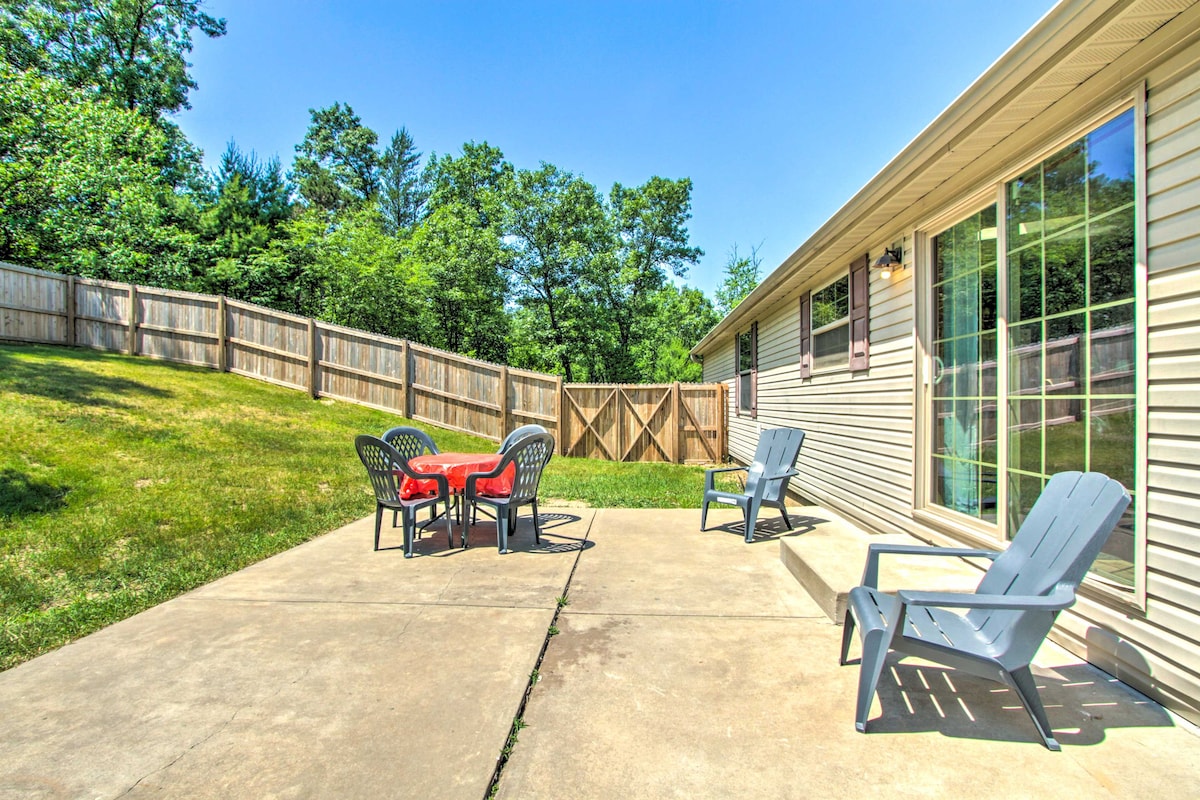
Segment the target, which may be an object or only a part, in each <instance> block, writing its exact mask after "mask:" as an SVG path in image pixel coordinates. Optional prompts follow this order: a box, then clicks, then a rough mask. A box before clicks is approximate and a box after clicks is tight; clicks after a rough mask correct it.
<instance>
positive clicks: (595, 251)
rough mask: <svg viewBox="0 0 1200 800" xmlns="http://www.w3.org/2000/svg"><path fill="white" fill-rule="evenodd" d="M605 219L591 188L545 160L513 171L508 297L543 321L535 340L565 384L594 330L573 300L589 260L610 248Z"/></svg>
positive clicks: (572, 376) (582, 288) (576, 299)
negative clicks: (532, 167)
mask: <svg viewBox="0 0 1200 800" xmlns="http://www.w3.org/2000/svg"><path fill="white" fill-rule="evenodd" d="M605 222H606V221H605V216H604V206H603V204H602V202H601V200H600V197H599V194H598V193H597V192H596V188H595V187H594V186H592V184H590V183H588V182H587V181H585V180H583V179H582V178H579V177H576V176H574V175H572V174H571V173H569V172H565V171H562V170H560V169H558V168H557V167H555V166H553V165H552V164H545V163H543V164H542V165H541V167H540V168H539V169H536V170H519V171H518V172H517V174H516V179H515V181H514V188H513V195H512V203H511V205H510V207H509V218H508V222H507V225H506V226H505V232H506V234H507V243H508V246H509V247H510V248H511V249H512V252H513V259H512V262H511V263H510V264H509V270H510V272H511V278H512V280H511V282H512V287H513V292H514V295H515V297H516V299H517V301H518V302H519V303H521V304H522V305H524V306H526V307H527V308H529V309H531V310H533V311H534V312H535V314H536V316H537V317H538V318H540V319H541V320H542V321H543V323H544V327H542V329H541V331H540V332H538V336H537V340H538V341H539V342H541V343H542V344H543V346H544V348H546V349H548V350H549V351H550V352H551V353H553V360H554V361H555V362H557V369H556V370H555V371H556V372H560V373H561V374H562V376H563V377H564V378H565V379H566V380H568V381H572V380H575V378H576V370H575V368H574V362H575V361H576V360H577V359H578V357H579V356H581V355H582V354H583V353H584V351H585V350H586V348H587V341H588V337H589V335H591V334H592V333H593V332H594V330H595V326H594V325H592V324H589V322H590V321H589V320H587V319H586V318H585V317H584V314H585V313H586V312H587V311H589V310H590V307H589V306H588V304H587V303H581V302H579V301H580V299H581V296H582V295H583V294H585V293H586V292H588V287H586V286H585V285H584V284H585V281H586V280H587V278H588V274H589V270H590V266H591V264H592V262H593V261H594V260H595V259H596V258H597V256H598V255H599V254H600V253H601V252H603V251H604V249H605V247H606V245H607V244H608V238H607V228H606V224H605Z"/></svg>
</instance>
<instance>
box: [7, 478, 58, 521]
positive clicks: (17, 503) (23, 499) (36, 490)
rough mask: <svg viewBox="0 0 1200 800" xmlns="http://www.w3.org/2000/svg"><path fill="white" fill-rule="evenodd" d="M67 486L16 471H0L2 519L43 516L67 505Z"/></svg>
mask: <svg viewBox="0 0 1200 800" xmlns="http://www.w3.org/2000/svg"><path fill="white" fill-rule="evenodd" d="M67 489H68V487H66V486H59V485H57V484H53V483H49V482H47V481H40V480H35V479H33V478H31V477H29V476H28V475H26V474H25V473H24V472H18V471H17V470H15V469H11V468H9V469H2V470H0V519H3V520H9V519H16V518H17V517H24V516H29V515H31V514H43V513H45V512H47V511H54V510H55V509H58V508H62V507H63V506H64V505H66V500H65V498H66V496H67Z"/></svg>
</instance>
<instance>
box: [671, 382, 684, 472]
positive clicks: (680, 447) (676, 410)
mask: <svg viewBox="0 0 1200 800" xmlns="http://www.w3.org/2000/svg"><path fill="white" fill-rule="evenodd" d="M671 394H672V395H674V396H673V397H672V398H671V419H672V420H673V421H674V423H675V463H676V464H682V463H683V462H684V460H685V459H684V456H685V455H687V453H686V452H684V439H683V409H682V408H680V405H681V403H682V401H683V398H682V397H680V389H679V381H675V385H674V386H672V387H671Z"/></svg>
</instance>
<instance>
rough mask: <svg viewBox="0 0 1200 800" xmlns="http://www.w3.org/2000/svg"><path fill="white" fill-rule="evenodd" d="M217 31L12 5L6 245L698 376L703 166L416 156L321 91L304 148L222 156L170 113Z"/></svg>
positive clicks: (527, 362) (195, 16) (182, 284)
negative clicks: (587, 175)
mask: <svg viewBox="0 0 1200 800" xmlns="http://www.w3.org/2000/svg"><path fill="white" fill-rule="evenodd" d="M224 33H225V21H224V20H221V19H217V18H214V17H213V16H211V15H209V14H207V13H205V12H204V11H203V10H202V3H201V2H200V0H10V1H9V2H4V3H0V258H3V259H7V260H12V261H19V262H24V263H26V264H30V265H32V266H37V267H42V268H48V269H56V270H61V271H63V272H72V273H76V274H80V275H84V276H91V277H100V278H109V279H114V280H123V281H132V282H136V283H143V284H149V285H156V286H163V287H167V288H182V289H191V290H196V291H204V292H211V293H219V294H224V295H227V296H229V297H233V298H238V299H244V300H248V301H251V302H255V303H260V304H263V305H267V306H270V307H272V308H277V309H280V310H283V311H288V312H292V313H296V314H301V315H305V316H312V317H317V318H320V319H323V320H327V321H330V322H335V323H339V324H343V325H348V326H353V327H358V328H362V329H365V330H368V331H373V332H377V333H381V334H387V335H391V336H399V337H407V338H410V339H413V340H416V341H419V342H423V343H426V344H429V345H433V346H437V347H442V348H445V349H449V350H453V351H456V352H461V353H465V354H467V355H471V356H475V357H479V358H483V359H487V360H491V361H497V362H504V363H509V364H512V365H514V366H521V367H529V368H533V369H538V370H544V371H551V372H555V373H558V374H561V375H563V376H564V377H565V378H566V379H567V380H590V381H627V382H634V381H646V380H651V381H656V382H668V381H673V380H692V379H696V378H698V377H699V367H698V365H696V364H694V363H692V362H691V361H690V360H689V359H688V350H689V348H690V347H691V346H692V345H693V344H694V343H695V342H696V341H697V340H698V339H699V338H700V337H702V336H703V335H704V333H706V332H707V330H708V329H709V328H710V327H711V326H712V325H713V324H715V322H716V319H717V315H716V312H715V310H714V308H713V305H712V303H710V302H709V301H708V299H707V298H705V297H704V295H703V293H701V292H700V291H698V290H696V289H692V288H689V287H686V286H682V285H680V284H681V282H682V281H683V280H684V279H685V278H686V276H687V273H688V269H689V267H690V266H691V265H693V264H694V263H696V261H697V259H698V258H699V257H700V256H701V255H702V253H701V251H700V250H699V248H697V247H695V246H694V245H693V244H692V243H691V241H690V236H689V233H688V229H687V223H688V220H689V219H690V216H691V193H692V183H691V181H690V180H689V179H687V178H682V179H677V180H672V179H667V178H662V177H657V176H656V177H652V178H650V179H649V180H647V181H646V182H645V183H643V184H641V185H640V186H628V187H627V186H624V185H622V184H615V185H614V186H612V188H611V189H610V190H609V191H608V192H607V193H603V192H601V191H599V190H598V189H597V188H596V187H595V186H594V185H593V184H591V183H589V182H588V181H587V180H585V179H584V178H583V177H582V176H579V175H576V174H573V173H571V172H570V171H568V170H565V169H562V168H559V167H557V166H555V165H553V164H547V163H541V164H539V165H538V166H537V167H536V168H533V169H527V168H518V167H516V166H514V165H513V164H512V163H510V162H509V161H508V160H506V159H505V157H504V154H503V152H501V150H500V149H499V148H497V147H495V146H493V145H491V144H489V143H488V142H486V141H485V142H474V141H471V142H467V143H466V144H464V145H463V146H462V150H461V152H459V153H456V154H449V155H441V156H439V155H436V154H433V155H430V156H429V157H428V159H423V158H422V155H421V153H420V152H419V151H418V150H417V147H416V143H415V140H414V138H413V136H412V135H411V134H410V133H409V131H408V130H407V129H406V128H404V127H401V128H399V129H398V130H396V132H395V133H394V134H393V135H392V137H391V138H390V140H389V141H388V142H387V143H386V145H384V146H381V143H380V142H379V138H378V136H377V135H376V133H375V132H374V131H373V130H372V129H371V128H370V127H368V126H367V125H366V124H364V122H363V121H362V119H360V118H359V116H358V115H357V114H356V113H355V112H354V110H353V109H352V108H351V107H350V106H349V105H347V104H344V103H341V102H334V103H333V104H332V105H329V106H327V107H324V108H319V109H309V113H310V116H311V119H310V125H309V127H308V130H307V132H306V134H305V136H304V138H303V140H302V141H301V142H300V143H299V144H297V145H296V147H295V156H294V160H293V162H292V163H291V164H290V165H284V164H282V163H281V162H280V160H279V159H278V158H271V159H268V160H265V161H263V160H260V159H259V158H258V157H257V156H256V155H255V153H254V152H249V153H245V152H243V151H242V150H240V149H239V148H238V146H237V145H236V144H235V143H234V142H232V141H231V142H230V143H229V145H228V147H227V148H226V150H225V152H224V153H223V154H222V155H221V158H220V159H219V161H218V163H217V166H216V168H215V169H213V170H212V171H211V172H206V171H205V170H203V169H201V168H200V164H201V153H200V151H199V150H198V149H197V148H196V147H195V146H194V145H193V144H192V143H191V142H189V141H188V139H187V137H186V136H185V135H184V134H183V132H182V131H181V130H180V129H179V127H178V126H177V125H175V124H174V122H172V121H171V119H170V118H169V115H170V114H171V113H173V112H175V111H178V110H180V109H184V108H188V107H189V105H188V98H189V93H190V92H191V91H193V90H195V89H196V88H197V86H196V82H195V81H194V80H193V78H192V77H191V75H190V73H189V69H190V66H191V65H190V64H188V62H187V56H188V54H189V53H190V51H191V49H192V43H193V39H192V37H193V35H205V36H210V37H219V36H221V35H223V34H224ZM733 255H734V257H736V248H735V250H734V253H733ZM754 256H756V254H755V253H753V252H752V259H751V260H752V261H753V264H752V266H753V269H754V272H753V275H752V278H751V280H753V279H756V276H757V272H756V270H757V266H758V262H757V259H756V258H753V257H754ZM733 260H737V261H738V269H739V270H741V271H739V272H738V273H737V275H738V276H739V277H738V280H743V279H744V275H743V273H744V272H745V269H746V268H747V264H746V263H743V262H744V261H745V260H738V259H736V258H734V259H733ZM730 269H732V267H731V268H730ZM731 280H732V276H727V286H726V287H723V289H729V286H731V285H732V284H730V281H731ZM750 285H751V286H752V285H753V283H752V282H751V284H750ZM729 291H733V290H732V289H729ZM720 297H721V296H720V295H719V298H720ZM722 302H723V301H722Z"/></svg>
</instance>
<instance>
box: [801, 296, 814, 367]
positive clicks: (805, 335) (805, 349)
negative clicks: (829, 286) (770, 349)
mask: <svg viewBox="0 0 1200 800" xmlns="http://www.w3.org/2000/svg"><path fill="white" fill-rule="evenodd" d="M800 377H801V378H810V377H812V292H805V293H804V294H802V295H800Z"/></svg>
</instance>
